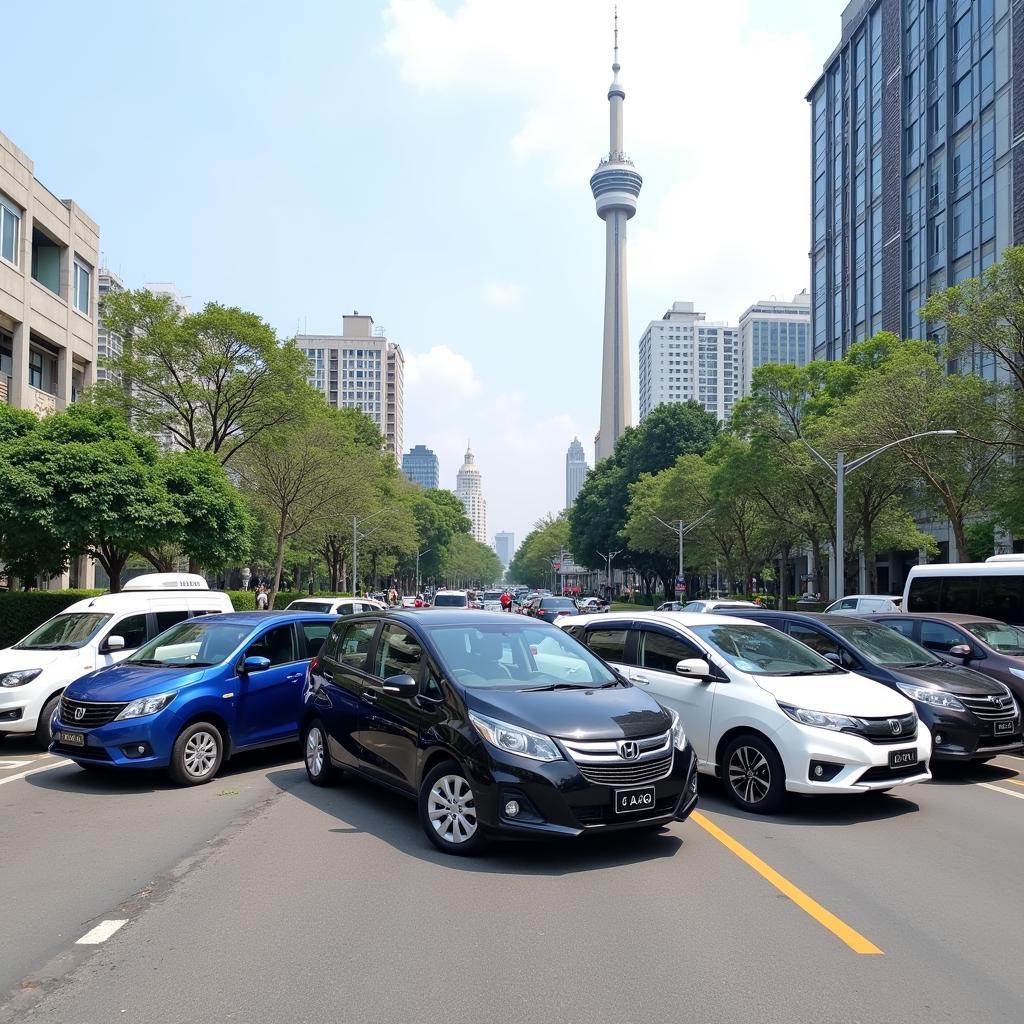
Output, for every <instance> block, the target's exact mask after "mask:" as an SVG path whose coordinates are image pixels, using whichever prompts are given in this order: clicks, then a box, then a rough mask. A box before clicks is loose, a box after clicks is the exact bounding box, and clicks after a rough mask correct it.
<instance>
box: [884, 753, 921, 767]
mask: <svg viewBox="0 0 1024 1024" xmlns="http://www.w3.org/2000/svg"><path fill="white" fill-rule="evenodd" d="M908 764H917V751H916V750H890V751H889V767H890V768H906V766H907V765H908Z"/></svg>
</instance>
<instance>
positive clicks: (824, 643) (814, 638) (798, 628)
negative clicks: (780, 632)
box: [789, 622, 841, 655]
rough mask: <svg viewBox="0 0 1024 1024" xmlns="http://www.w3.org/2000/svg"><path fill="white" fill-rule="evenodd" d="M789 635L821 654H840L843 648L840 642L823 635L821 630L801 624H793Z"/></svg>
mask: <svg viewBox="0 0 1024 1024" xmlns="http://www.w3.org/2000/svg"><path fill="white" fill-rule="evenodd" d="M789 635H790V636H791V637H792V638H793V639H794V640H799V641H800V643H802V644H807V646H808V647H810V649H811V650H812V651H817V652H818V653H819V654H822V655H825V654H840V653H841V648H840V646H839V641H838V640H834V639H833V638H832V637H830V636H827V635H826V634H825V633H822V632H821V630H819V629H815V628H814V627H813V626H805V625H803V623H800V622H792V623H790V626H789Z"/></svg>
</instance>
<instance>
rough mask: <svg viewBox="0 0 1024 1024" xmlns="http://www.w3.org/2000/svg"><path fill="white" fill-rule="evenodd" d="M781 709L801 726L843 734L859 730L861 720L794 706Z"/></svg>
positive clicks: (785, 706)
mask: <svg viewBox="0 0 1024 1024" xmlns="http://www.w3.org/2000/svg"><path fill="white" fill-rule="evenodd" d="M779 707H780V708H782V710H783V711H785V712H786V714H787V715H789V717H790V718H792V719H793V721H794V722H799V723H800V724H801V725H813V726H815V727H816V728H818V729H831V730H832V731H833V732H842V731H843V730H844V729H854V730H859V729H860V728H861V724H860V720H859V719H857V718H850V717H849V716H848V715H832V714H829V713H828V712H826V711H811V710H809V709H808V708H796V707H793V705H792V704H780V705H779Z"/></svg>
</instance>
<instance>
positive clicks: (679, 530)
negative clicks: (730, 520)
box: [654, 512, 711, 576]
mask: <svg viewBox="0 0 1024 1024" xmlns="http://www.w3.org/2000/svg"><path fill="white" fill-rule="evenodd" d="M710 515H711V513H710V512H705V513H704V515H702V516H701V517H700V518H699V519H694V521H693V522H692V523H689V524H686V523H684V522H683V521H682V519H677V520H675V524H676V525H675V526H673V525H672V524H671V523H666V522H665V520H664V519H659V518H658V517H657V516H654V518H655V519H657V520H658V522H659V523H661V525H662V526H664V527H665V529H667V530H671V531H672V532H673V533H675V534H678V536H679V575H680V576H682V575H683V538H684V537H685V536H686V535H687V534H688V533H690V532H691V531H692V530H695V529H696V528H697V527H698V526H700V524H701V523H703V522H704V520H705V519H707V518H708V517H709V516H710Z"/></svg>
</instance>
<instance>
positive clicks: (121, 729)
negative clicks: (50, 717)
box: [50, 712, 177, 768]
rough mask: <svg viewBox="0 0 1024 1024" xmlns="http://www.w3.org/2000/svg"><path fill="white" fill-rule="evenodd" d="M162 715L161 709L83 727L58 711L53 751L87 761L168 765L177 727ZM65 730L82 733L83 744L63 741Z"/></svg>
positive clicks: (119, 765) (127, 765) (116, 765)
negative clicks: (151, 713)
mask: <svg viewBox="0 0 1024 1024" xmlns="http://www.w3.org/2000/svg"><path fill="white" fill-rule="evenodd" d="M163 715H164V712H159V713H157V714H155V715H146V716H145V717H143V718H129V719H126V720H125V721H123V722H117V721H115V722H108V723H107V724H106V725H100V726H97V727H96V728H94V729H82V728H79V727H76V726H75V724H74V723H73V722H70V723H64V722H62V721H61V719H60V714H59V713H58V715H57V717H56V718H55V719H54V722H53V735H54V741H53V742H52V743H51V744H50V752H51V753H53V754H59V755H60V756H61V757H67V758H70V759H71V760H72V761H75V762H79V761H85V762H88V763H89V764H103V765H110V766H112V767H114V768H166V767H167V766H168V765H169V764H170V763H171V750H172V748H173V746H174V739H175V737H176V736H177V730H176V729H174V728H173V727H172V728H168V727H167V723H166V722H162V721H161V718H162V717H163ZM168 721H169V719H168ZM62 731H66V732H71V733H79V734H81V735H83V736H84V737H85V744H84V746H81V747H79V746H71V745H70V744H65V743H61V742H60V741H59V740H58V739H57V736H58V733H59V732H62ZM140 746H141V747H144V748H145V752H144V753H140V752H139V749H138V748H139V747H140Z"/></svg>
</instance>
